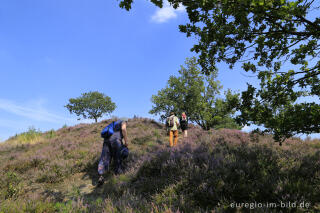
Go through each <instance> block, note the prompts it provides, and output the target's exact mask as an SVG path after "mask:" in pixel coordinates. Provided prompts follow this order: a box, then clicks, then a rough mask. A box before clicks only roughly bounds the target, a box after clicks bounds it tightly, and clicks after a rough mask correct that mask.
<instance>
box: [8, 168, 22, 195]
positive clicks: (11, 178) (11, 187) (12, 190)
mask: <svg viewBox="0 0 320 213" xmlns="http://www.w3.org/2000/svg"><path fill="white" fill-rule="evenodd" d="M20 181H21V178H20V177H19V176H18V175H17V174H16V173H15V172H7V173H6V178H5V183H4V184H5V190H4V193H5V199H8V198H15V197H17V196H18V194H19V193H20V192H21V190H22V186H21V184H20Z"/></svg>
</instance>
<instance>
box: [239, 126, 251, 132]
mask: <svg viewBox="0 0 320 213" xmlns="http://www.w3.org/2000/svg"><path fill="white" fill-rule="evenodd" d="M252 129H253V128H252V127H250V126H247V125H245V126H244V127H243V128H242V129H241V130H242V131H244V132H251V131H252Z"/></svg>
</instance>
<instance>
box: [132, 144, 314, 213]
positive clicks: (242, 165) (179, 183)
mask: <svg viewBox="0 0 320 213" xmlns="http://www.w3.org/2000/svg"><path fill="white" fill-rule="evenodd" d="M211 146H213V144H210V143H206V142H203V143H200V144H199V145H198V146H196V147H194V146H192V145H188V144H185V145H184V146H180V147H179V148H178V149H175V150H174V151H168V150H162V151H161V152H160V153H158V154H157V155H156V156H155V157H154V158H152V159H150V160H149V161H147V162H145V163H144V164H143V165H142V166H141V167H140V169H139V170H138V172H137V175H136V177H135V179H133V180H132V186H133V188H134V190H135V191H137V192H139V193H142V194H143V195H144V196H146V197H147V199H150V200H153V201H154V202H155V203H156V204H166V205H167V206H169V207H173V209H176V210H178V209H179V210H182V211H183V212H190V211H198V210H199V207H200V208H201V209H202V210H205V209H215V208H217V206H218V204H219V205H222V206H224V207H226V208H227V209H229V210H232V209H231V208H230V203H231V202H239V203H241V202H255V201H256V202H262V203H267V202H276V203H280V201H282V202H289V201H291V202H292V201H297V202H303V201H308V202H311V203H312V204H313V205H315V204H316V203H317V202H319V201H318V200H317V199H318V197H320V191H319V190H318V189H319V187H320V184H319V171H320V161H319V159H320V158H319V157H320V156H319V153H320V152H317V153H315V154H313V155H308V156H304V157H299V156H298V155H295V154H294V153H292V152H288V151H280V150H278V151H276V150H273V149H272V148H270V147H268V146H261V145H256V146H248V145H246V144H242V145H232V144H229V143H223V144H215V147H214V148H212V147H211ZM210 147H211V149H210ZM208 150H212V151H208ZM286 159H290V160H291V163H292V164H293V165H289V166H287V167H284V166H283V162H284V161H285V160H286ZM293 159H294V160H296V161H299V162H300V164H299V163H298V164H297V163H296V162H294V161H292V160H293ZM289 164H290V162H289Z"/></svg>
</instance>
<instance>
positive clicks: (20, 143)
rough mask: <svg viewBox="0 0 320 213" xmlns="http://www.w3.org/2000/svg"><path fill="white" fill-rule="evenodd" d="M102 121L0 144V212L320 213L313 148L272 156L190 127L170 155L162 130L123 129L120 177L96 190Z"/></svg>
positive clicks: (140, 125)
mask: <svg viewBox="0 0 320 213" xmlns="http://www.w3.org/2000/svg"><path fill="white" fill-rule="evenodd" d="M109 122H110V120H106V121H102V122H100V123H95V124H80V125H77V126H74V127H63V128H61V129H59V130H57V131H53V130H52V131H49V132H45V133H40V132H37V131H35V130H34V129H31V130H29V133H25V134H21V135H17V136H15V137H12V138H10V139H9V140H8V141H6V142H5V143H3V144H1V145H0V161H1V164H0V183H1V185H0V202H1V205H0V212H236V211H238V212H249V211H253V210H254V212H280V211H282V212H289V211H292V212H305V211H308V212H317V211H320V151H319V148H320V142H319V141H318V140H312V141H311V140H308V141H302V140H300V139H289V140H287V141H286V142H285V143H284V145H283V146H282V147H280V146H279V145H278V144H277V143H274V142H273V141H272V137H271V136H257V135H254V136H252V135H249V134H247V133H243V132H241V131H238V130H229V129H222V130H217V131H216V130H212V131H209V132H205V131H203V130H201V129H199V128H197V127H191V128H190V130H189V132H188V135H189V137H188V138H187V139H185V140H182V139H180V141H179V146H178V147H176V148H173V149H172V148H169V147H168V139H167V136H166V132H165V129H164V126H163V125H162V124H160V123H157V122H155V121H153V120H149V119H142V118H135V119H130V120H129V123H128V136H129V141H130V146H129V148H130V155H129V158H128V159H127V160H126V168H127V169H126V171H125V173H124V174H122V175H119V176H115V175H114V174H113V173H112V172H109V173H108V174H107V175H106V182H105V184H104V185H103V186H102V187H96V184H97V180H98V174H97V164H98V159H99V157H100V151H101V147H102V138H101V137H100V131H101V129H102V128H103V127H104V126H105V125H106V124H107V123H109ZM180 135H181V134H180ZM289 202H291V204H290V205H289ZM294 202H296V204H297V205H298V204H302V203H303V205H306V203H308V204H310V207H309V208H300V207H299V208H294V206H293V205H292V203H294ZM236 203H238V204H239V205H240V203H248V204H250V205H251V204H252V203H256V204H255V206H253V205H251V206H249V207H248V206H247V207H245V206H242V208H241V207H240V208H235V207H234V206H233V205H236ZM271 203H275V204H277V205H278V206H277V207H275V206H272V207H270V206H269V207H266V205H269V204H271ZM259 204H261V205H263V206H260V205H259ZM282 204H286V205H287V206H286V207H288V208H284V207H283V206H281V205H282ZM238 207H239V206H238ZM304 207H305V206H304Z"/></svg>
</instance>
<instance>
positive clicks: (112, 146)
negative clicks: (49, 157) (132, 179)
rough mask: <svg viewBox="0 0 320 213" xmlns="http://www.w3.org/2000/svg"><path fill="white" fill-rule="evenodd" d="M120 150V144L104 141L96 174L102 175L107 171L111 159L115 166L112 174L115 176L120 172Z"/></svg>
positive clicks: (115, 141)
mask: <svg viewBox="0 0 320 213" xmlns="http://www.w3.org/2000/svg"><path fill="white" fill-rule="evenodd" d="M120 150H121V142H119V141H118V140H114V141H107V140H106V141H105V142H104V143H103V147H102V152H101V157H100V161H99V164H98V173H99V174H100V175H102V174H104V173H105V172H106V171H108V170H109V166H110V163H111V159H112V158H113V161H114V164H115V168H114V169H115V171H114V172H115V173H116V174H118V173H119V172H121V169H122V168H121V167H122V165H121V164H122V159H121V155H120Z"/></svg>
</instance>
